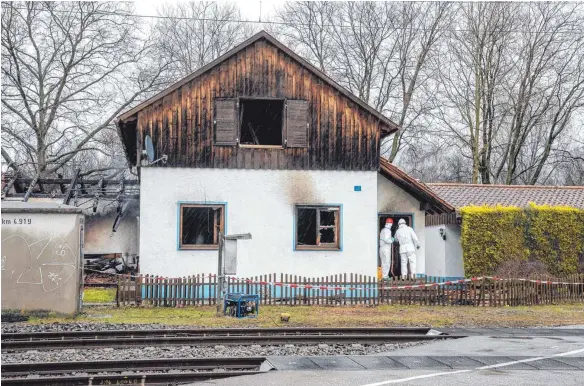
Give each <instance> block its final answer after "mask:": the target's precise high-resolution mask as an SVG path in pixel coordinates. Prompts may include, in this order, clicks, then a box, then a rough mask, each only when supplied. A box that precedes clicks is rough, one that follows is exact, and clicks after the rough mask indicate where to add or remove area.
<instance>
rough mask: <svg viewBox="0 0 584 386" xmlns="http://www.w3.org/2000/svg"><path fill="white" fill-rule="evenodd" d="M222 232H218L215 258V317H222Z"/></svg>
mask: <svg viewBox="0 0 584 386" xmlns="http://www.w3.org/2000/svg"><path fill="white" fill-rule="evenodd" d="M223 239H224V235H223V232H219V251H218V258H217V291H216V293H215V301H216V303H217V316H221V315H223V296H222V295H223V276H224V275H223V243H224V242H223Z"/></svg>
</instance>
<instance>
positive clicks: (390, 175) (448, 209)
mask: <svg viewBox="0 0 584 386" xmlns="http://www.w3.org/2000/svg"><path fill="white" fill-rule="evenodd" d="M379 166H380V169H379V172H380V173H381V175H382V176H384V177H385V178H387V179H388V180H390V181H391V182H393V183H394V184H396V185H397V186H399V187H400V188H402V189H403V190H405V191H406V192H407V193H409V194H410V195H411V196H412V197H414V198H416V199H417V200H418V201H420V202H421V203H428V204H430V207H429V209H426V211H427V212H429V213H432V214H442V213H453V212H454V207H453V206H452V205H450V204H449V203H448V202H447V201H445V200H443V199H442V198H440V197H439V196H438V195H437V194H436V193H434V191H432V189H430V188H429V187H428V186H426V185H425V184H423V183H422V182H420V181H418V180H416V179H415V178H413V177H412V176H410V175H408V174H407V173H406V172H404V171H403V170H401V169H400V168H398V167H397V166H395V165H393V164H391V163H389V161H387V160H385V159H384V158H380V159H379Z"/></svg>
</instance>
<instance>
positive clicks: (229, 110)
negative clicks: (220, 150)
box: [215, 99, 237, 146]
mask: <svg viewBox="0 0 584 386" xmlns="http://www.w3.org/2000/svg"><path fill="white" fill-rule="evenodd" d="M236 144H237V101H236V100H235V99H218V100H215V145H222V146H235V145H236Z"/></svg>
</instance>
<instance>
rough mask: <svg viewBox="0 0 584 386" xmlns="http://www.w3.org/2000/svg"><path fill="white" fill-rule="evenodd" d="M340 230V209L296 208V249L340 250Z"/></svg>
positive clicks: (327, 207) (331, 207) (336, 207)
mask: <svg viewBox="0 0 584 386" xmlns="http://www.w3.org/2000/svg"><path fill="white" fill-rule="evenodd" d="M339 230H340V207H338V206H305V205H302V206H297V207H296V249H340V237H339Z"/></svg>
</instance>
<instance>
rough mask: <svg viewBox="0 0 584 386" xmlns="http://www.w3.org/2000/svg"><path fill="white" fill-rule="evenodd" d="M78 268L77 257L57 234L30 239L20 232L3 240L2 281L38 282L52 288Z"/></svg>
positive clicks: (62, 282) (56, 286) (64, 280)
mask: <svg viewBox="0 0 584 386" xmlns="http://www.w3.org/2000/svg"><path fill="white" fill-rule="evenodd" d="M77 269H78V259H77V258H76V256H75V253H74V252H73V250H72V249H71V247H70V246H69V245H68V244H67V242H66V241H65V240H63V239H62V238H61V237H59V236H54V237H50V238H45V239H42V240H38V241H34V242H32V243H29V242H27V240H26V239H25V238H24V237H22V236H18V235H15V236H9V237H7V238H5V239H4V240H2V268H1V270H2V281H4V280H7V281H8V282H9V283H11V284H13V283H16V284H27V285H35V286H41V287H42V289H43V290H44V291H45V292H52V291H54V290H56V289H58V288H59V287H61V286H63V285H64V284H65V283H66V282H67V281H68V280H69V279H71V278H72V277H73V276H74V274H75V273H76V272H77Z"/></svg>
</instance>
